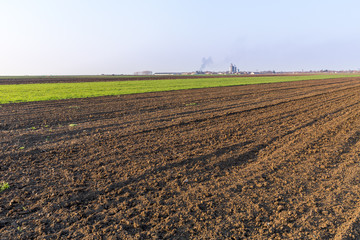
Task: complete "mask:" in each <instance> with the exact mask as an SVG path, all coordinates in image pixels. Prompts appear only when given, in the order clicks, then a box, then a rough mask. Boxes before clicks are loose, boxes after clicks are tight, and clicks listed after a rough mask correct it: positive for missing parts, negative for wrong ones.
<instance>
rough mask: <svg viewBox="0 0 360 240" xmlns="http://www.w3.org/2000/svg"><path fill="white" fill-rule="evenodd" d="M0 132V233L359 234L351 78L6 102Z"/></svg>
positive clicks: (359, 168)
mask: <svg viewBox="0 0 360 240" xmlns="http://www.w3.org/2000/svg"><path fill="white" fill-rule="evenodd" d="M75 124H76V125H75ZM0 131H1V134H0V148H1V149H2V151H1V153H0V159H1V164H0V176H1V177H0V181H6V182H8V183H9V184H10V186H11V188H10V189H8V190H5V191H3V192H1V193H0V239H34V238H35V239H57V238H75V239H101V238H102V237H103V238H105V237H106V238H109V239H111V238H110V237H111V236H112V237H113V239H162V238H164V239H231V238H232V237H233V238H234V239H332V238H335V239H358V238H359V236H360V227H359V226H360V225H359V224H360V205H359V204H360V184H359V183H360V156H359V152H360V142H359V140H360V78H352V79H349V78H348V79H332V80H316V81H301V82H289V83H276V84H262V85H250V86H236V87H224V88H210V89H196V90H186V91H173V92H163V93H147V94H137V95H127V96H115V97H100V98H89V99H77V100H66V101H49V102H34V103H20V104H6V105H2V107H1V108H0Z"/></svg>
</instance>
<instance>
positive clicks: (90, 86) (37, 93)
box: [0, 75, 359, 104]
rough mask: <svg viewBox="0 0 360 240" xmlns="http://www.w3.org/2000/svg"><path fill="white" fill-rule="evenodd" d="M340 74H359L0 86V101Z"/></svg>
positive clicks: (318, 77) (221, 84)
mask: <svg viewBox="0 0 360 240" xmlns="http://www.w3.org/2000/svg"><path fill="white" fill-rule="evenodd" d="M343 77H359V75H305V76H265V77H239V78H237V77H231V78H228V77H225V78H224V77H223V78H222V77H219V78H198V79H196V78H195V79H168V80H140V81H111V82H81V83H42V84H14V85H0V104H5V103H17V102H31V101H47V100H60V99H71V98H88V97H98V96H111V95H122V94H135V93H146V92H159V91H171V90H185V89H194V88H208V87H225V86H236V85H247V84H260V83H275V82H289V81H300V80H315V79H329V78H343Z"/></svg>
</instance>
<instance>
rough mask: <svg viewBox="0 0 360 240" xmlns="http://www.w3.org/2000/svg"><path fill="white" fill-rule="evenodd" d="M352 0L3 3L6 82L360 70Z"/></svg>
mask: <svg viewBox="0 0 360 240" xmlns="http://www.w3.org/2000/svg"><path fill="white" fill-rule="evenodd" d="M359 9H360V1H356V0H342V1H339V0H337V1H334V0H318V1H316V0H311V1H310V0H301V1H300V0H299V1H289V0H287V1H286V0H273V1H265V0H252V1H249V0H248V1H241V0H239V1H235V0H221V1H220V0H217V1H215V0H117V1H116V0H0V32H1V35H0V75H39V74H40V75H47V74H54V75H58V74H102V73H104V74H120V73H125V74H132V73H133V72H135V71H143V70H151V71H153V72H161V71H194V70H198V69H199V68H200V66H201V64H202V59H203V58H209V57H211V59H212V64H209V65H208V66H206V68H205V69H204V70H214V71H221V70H224V71H225V70H227V69H228V66H229V64H230V63H234V64H236V65H237V66H238V68H239V69H240V70H248V71H256V70H276V71H296V70H302V69H304V70H310V69H313V70H320V69H334V70H342V69H344V70H347V69H360V56H359V53H360V44H359V43H360V25H359V23H360V13H359Z"/></svg>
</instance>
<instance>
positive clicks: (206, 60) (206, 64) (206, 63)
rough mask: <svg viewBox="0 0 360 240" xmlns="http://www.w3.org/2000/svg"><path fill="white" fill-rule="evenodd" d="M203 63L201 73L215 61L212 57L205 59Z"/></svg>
mask: <svg viewBox="0 0 360 240" xmlns="http://www.w3.org/2000/svg"><path fill="white" fill-rule="evenodd" d="M201 61H202V63H201V67H200V71H202V70H204V69H205V68H206V67H208V66H209V65H211V64H212V63H213V60H212V58H211V57H208V58H205V57H203V58H202V60H201Z"/></svg>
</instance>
